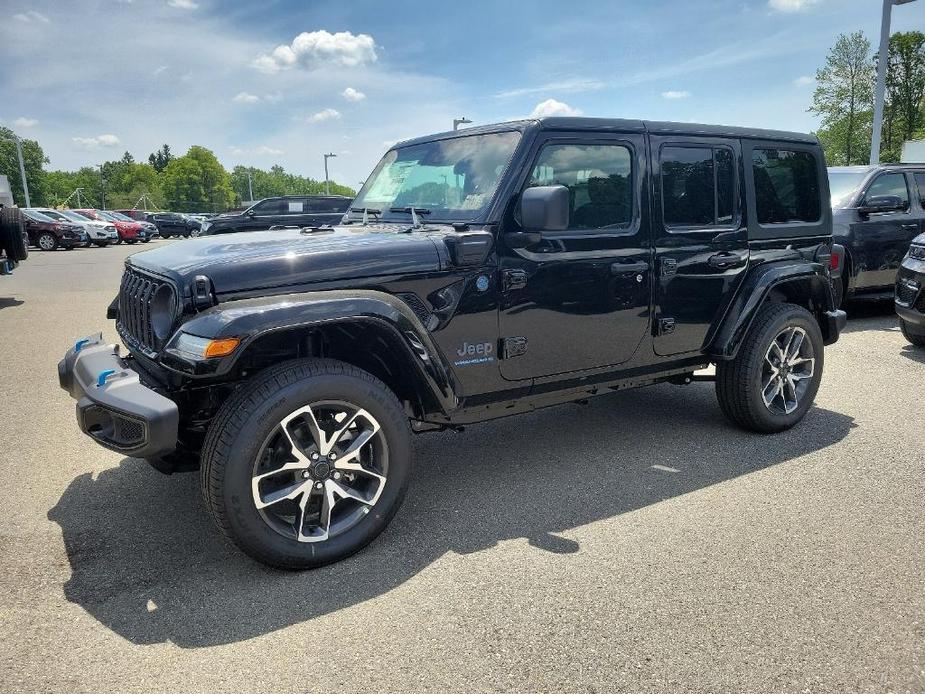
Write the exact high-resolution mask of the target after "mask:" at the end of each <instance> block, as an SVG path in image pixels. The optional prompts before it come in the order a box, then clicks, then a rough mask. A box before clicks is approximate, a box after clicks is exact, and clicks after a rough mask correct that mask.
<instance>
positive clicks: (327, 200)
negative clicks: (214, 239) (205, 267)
mask: <svg viewBox="0 0 925 694" xmlns="http://www.w3.org/2000/svg"><path fill="white" fill-rule="evenodd" d="M349 208H350V198H347V197H344V196H342V195H283V196H280V197H277V198H267V199H266V200H261V201H260V202H258V203H255V204H253V205H251V206H250V207H249V208H247V209H246V210H244V211H243V212H234V213H228V214H221V215H219V216H218V217H213V218H212V219H207V220H205V221H204V222H203V223H202V228H201V229H200V230H199V231H198V232H196V233H195V234H194V235H195V236H212V235H213V234H229V233H231V232H233V231H262V230H266V229H269V228H270V227H274V226H296V227H310V226H321V225H323V224H337V223H338V222H339V221H340V220H341V217H343V216H344V213H345V212H346V211H347V210H348V209H349Z"/></svg>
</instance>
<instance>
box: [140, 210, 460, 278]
mask: <svg viewBox="0 0 925 694" xmlns="http://www.w3.org/2000/svg"><path fill="white" fill-rule="evenodd" d="M406 229H407V225H406V226H404V227H402V226H398V225H382V226H377V227H361V226H343V227H334V228H333V229H332V230H331V231H314V232H310V233H304V234H303V233H301V232H300V231H298V230H280V231H254V232H240V233H237V234H222V235H218V236H204V237H200V238H194V239H190V240H188V241H184V242H183V243H174V244H170V245H169V246H162V247H160V248H157V249H154V250H150V251H145V252H143V253H136V254H135V255H132V256H130V257H129V258H128V259H127V260H126V261H125V262H126V264H128V265H133V266H136V267H138V268H140V269H144V270H150V271H152V272H156V273H160V274H164V275H168V276H171V277H173V278H174V279H176V280H177V281H178V282H180V284H181V286H185V285H187V284H188V283H189V282H190V281H191V280H192V279H193V278H194V277H195V276H196V275H205V276H206V277H208V278H209V279H210V280H211V281H212V286H213V287H214V289H215V292H216V293H217V294H227V293H233V292H243V291H256V290H260V289H267V288H272V287H285V286H291V285H303V284H306V283H311V282H323V281H336V280H345V279H360V278H364V277H382V276H385V275H404V274H411V273H421V272H433V271H434V270H438V269H440V256H439V254H438V252H437V246H436V244H435V242H434V241H433V240H432V239H431V238H430V236H429V235H428V231H429V230H430V229H427V230H423V229H422V230H419V231H414V232H405V230H406ZM433 230H434V231H436V230H437V229H433ZM443 231H444V233H445V231H446V230H443Z"/></svg>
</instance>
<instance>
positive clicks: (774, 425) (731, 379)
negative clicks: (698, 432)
mask: <svg viewBox="0 0 925 694" xmlns="http://www.w3.org/2000/svg"><path fill="white" fill-rule="evenodd" d="M822 364H823V343H822V332H821V331H820V329H819V324H818V323H817V322H816V319H815V318H814V317H813V315H812V314H811V313H810V312H809V311H807V310H806V309H805V308H803V307H802V306H796V305H794V304H765V305H764V306H763V307H762V308H761V309H759V312H758V315H757V316H756V317H755V320H754V322H753V323H752V326H751V328H750V329H749V331H748V333H747V334H746V336H745V338H744V340H743V341H742V344H741V345H740V346H739V351H738V354H737V355H736V357H735V359H733V360H732V361H727V362H720V363H719V364H718V365H717V367H716V395H717V398H718V399H719V404H720V407H721V408H722V410H723V412H724V413H725V414H726V416H727V417H729V419H731V420H732V421H733V422H735V423H736V424H738V425H739V426H741V427H743V428H745V429H751V430H752V431H758V432H762V433H773V432H778V431H783V430H785V429H789V428H790V427H792V426H793V425H794V424H796V423H797V422H799V421H800V420H801V419H803V416H804V415H805V414H806V412H807V410H809V408H810V406H811V405H812V403H813V399H814V398H815V397H816V392H817V391H818V390H819V383H820V381H821V380H822Z"/></svg>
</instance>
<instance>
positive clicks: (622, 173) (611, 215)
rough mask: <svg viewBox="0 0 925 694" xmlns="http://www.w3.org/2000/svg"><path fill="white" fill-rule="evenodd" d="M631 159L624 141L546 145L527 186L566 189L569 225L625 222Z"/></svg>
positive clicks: (594, 226) (628, 218) (628, 215)
mask: <svg viewBox="0 0 925 694" xmlns="http://www.w3.org/2000/svg"><path fill="white" fill-rule="evenodd" d="M632 173H633V162H632V154H631V153H630V150H629V148H628V147H626V146H625V145H547V146H546V147H544V148H543V150H542V151H541V152H540V155H539V158H538V159H537V161H536V165H535V166H534V167H533V173H532V175H531V176H530V181H529V182H528V184H527V186H528V187H531V186H551V185H563V186H565V187H566V188H568V191H569V228H570V229H603V228H605V227H624V226H628V225H629V223H630V221H631V220H632V219H633V186H632V178H633V177H632Z"/></svg>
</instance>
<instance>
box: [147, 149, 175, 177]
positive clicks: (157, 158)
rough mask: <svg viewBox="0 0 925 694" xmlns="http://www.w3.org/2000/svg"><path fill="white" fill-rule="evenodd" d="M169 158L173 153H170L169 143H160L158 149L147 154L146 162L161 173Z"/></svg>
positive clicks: (171, 157)
mask: <svg viewBox="0 0 925 694" xmlns="http://www.w3.org/2000/svg"><path fill="white" fill-rule="evenodd" d="M171 159H173V154H171V152H170V145H168V144H163V145H161V148H160V149H159V150H157V151H156V152H152V153H151V154H149V155H148V163H149V164H150V165H151V166H153V167H154V169H155V171H157V172H158V173H161V172H162V171H163V170H164V169H166V168H167V165H168V164H169V163H170V160H171Z"/></svg>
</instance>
